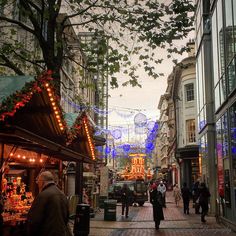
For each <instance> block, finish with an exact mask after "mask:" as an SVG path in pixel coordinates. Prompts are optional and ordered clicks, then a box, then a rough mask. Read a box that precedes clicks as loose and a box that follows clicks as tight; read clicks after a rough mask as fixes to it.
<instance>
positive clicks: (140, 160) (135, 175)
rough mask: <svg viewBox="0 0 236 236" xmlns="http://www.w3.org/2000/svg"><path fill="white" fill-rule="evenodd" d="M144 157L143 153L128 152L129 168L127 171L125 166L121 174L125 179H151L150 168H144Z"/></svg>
mask: <svg viewBox="0 0 236 236" xmlns="http://www.w3.org/2000/svg"><path fill="white" fill-rule="evenodd" d="M145 157H146V155H145V154H143V153H132V154H129V158H130V159H131V169H130V171H129V170H128V168H126V169H125V171H124V173H123V174H122V175H121V176H122V177H123V178H124V179H126V180H136V179H143V180H144V179H151V178H152V175H151V173H150V168H147V170H146V169H145V160H144V159H145Z"/></svg>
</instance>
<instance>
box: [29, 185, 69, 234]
mask: <svg viewBox="0 0 236 236" xmlns="http://www.w3.org/2000/svg"><path fill="white" fill-rule="evenodd" d="M68 219H69V211H68V202H67V198H66V196H65V195H64V194H63V193H62V192H61V191H60V189H59V188H58V187H57V186H56V185H55V184H54V183H51V184H49V185H47V186H45V187H44V189H43V190H42V191H41V192H40V193H39V195H38V196H37V197H36V198H35V200H34V202H33V204H32V206H31V208H30V211H29V214H28V219H27V233H28V235H29V236H70V235H71V234H70V232H69V229H68V226H67V223H68Z"/></svg>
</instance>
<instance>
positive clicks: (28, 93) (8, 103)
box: [0, 70, 53, 121]
mask: <svg viewBox="0 0 236 236" xmlns="http://www.w3.org/2000/svg"><path fill="white" fill-rule="evenodd" d="M51 75H52V71H50V70H49V71H47V72H45V73H43V74H42V75H41V76H40V77H38V78H37V79H36V80H33V81H30V82H27V83H25V85H24V87H23V88H22V89H21V90H20V92H19V91H15V92H14V93H12V94H11V95H9V96H8V97H6V98H4V99H3V100H2V102H1V106H0V121H4V120H5V118H6V117H9V116H14V114H15V113H16V111H17V110H18V109H20V108H21V107H24V106H25V105H26V104H27V103H28V102H29V101H30V100H31V98H32V96H33V94H34V93H38V92H41V91H42V89H43V85H44V84H45V83H49V82H50V81H51V80H52V77H51ZM52 99H53V98H52Z"/></svg>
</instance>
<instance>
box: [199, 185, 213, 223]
mask: <svg viewBox="0 0 236 236" xmlns="http://www.w3.org/2000/svg"><path fill="white" fill-rule="evenodd" d="M210 196H211V194H210V192H209V190H208V188H207V187H206V184H205V183H201V184H200V188H199V204H200V206H201V208H202V212H201V221H202V222H203V223H205V222H206V220H205V216H206V215H207V213H208V210H209V207H208V203H209V198H210Z"/></svg>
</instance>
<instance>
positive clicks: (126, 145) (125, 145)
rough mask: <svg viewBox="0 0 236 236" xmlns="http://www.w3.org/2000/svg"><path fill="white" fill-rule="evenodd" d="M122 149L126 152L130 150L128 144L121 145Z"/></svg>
mask: <svg viewBox="0 0 236 236" xmlns="http://www.w3.org/2000/svg"><path fill="white" fill-rule="evenodd" d="M123 150H124V151H125V152H128V151H129V150H130V144H124V145H123Z"/></svg>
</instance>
